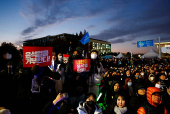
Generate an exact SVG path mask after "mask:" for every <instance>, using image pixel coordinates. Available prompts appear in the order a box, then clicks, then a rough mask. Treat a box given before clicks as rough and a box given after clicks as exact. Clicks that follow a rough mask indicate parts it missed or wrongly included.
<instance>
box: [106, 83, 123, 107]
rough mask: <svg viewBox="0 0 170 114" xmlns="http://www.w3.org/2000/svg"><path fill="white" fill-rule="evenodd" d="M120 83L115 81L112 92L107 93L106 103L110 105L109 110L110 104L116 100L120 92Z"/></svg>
mask: <svg viewBox="0 0 170 114" xmlns="http://www.w3.org/2000/svg"><path fill="white" fill-rule="evenodd" d="M120 88H121V87H120V82H119V81H113V83H112V85H111V88H110V90H109V91H108V92H107V93H106V97H105V100H104V101H105V102H106V104H107V105H108V110H109V109H110V107H109V106H110V105H109V104H110V102H111V101H112V100H113V99H115V96H116V94H117V93H118V92H119V91H120Z"/></svg>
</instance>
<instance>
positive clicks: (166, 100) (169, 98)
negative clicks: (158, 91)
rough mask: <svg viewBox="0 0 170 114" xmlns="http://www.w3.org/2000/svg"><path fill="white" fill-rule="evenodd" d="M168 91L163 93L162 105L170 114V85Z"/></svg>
mask: <svg viewBox="0 0 170 114" xmlns="http://www.w3.org/2000/svg"><path fill="white" fill-rule="evenodd" d="M166 86H167V89H166V91H164V92H163V95H162V103H163V104H165V107H166V109H167V111H168V114H170V102H169V101H170V84H169V83H168V84H167V85H166Z"/></svg>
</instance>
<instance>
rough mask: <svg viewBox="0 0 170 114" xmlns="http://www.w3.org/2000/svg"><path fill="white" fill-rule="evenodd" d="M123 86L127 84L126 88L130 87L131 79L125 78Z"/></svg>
mask: <svg viewBox="0 0 170 114" xmlns="http://www.w3.org/2000/svg"><path fill="white" fill-rule="evenodd" d="M125 84H127V85H128V86H132V80H131V78H126V79H125Z"/></svg>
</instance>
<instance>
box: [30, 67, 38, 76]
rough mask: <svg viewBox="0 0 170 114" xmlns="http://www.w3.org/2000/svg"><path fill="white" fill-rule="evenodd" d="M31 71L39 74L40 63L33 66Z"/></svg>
mask: <svg viewBox="0 0 170 114" xmlns="http://www.w3.org/2000/svg"><path fill="white" fill-rule="evenodd" d="M31 71H32V73H33V74H34V75H37V74H38V73H39V71H40V68H39V66H38V65H34V66H32V68H31Z"/></svg>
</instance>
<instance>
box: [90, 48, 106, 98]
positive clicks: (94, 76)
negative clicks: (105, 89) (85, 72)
mask: <svg viewBox="0 0 170 114" xmlns="http://www.w3.org/2000/svg"><path fill="white" fill-rule="evenodd" d="M104 72H105V70H104V68H103V65H102V63H101V62H100V61H99V57H98V51H96V50H92V51H91V66H90V73H89V92H91V93H94V94H95V95H96V96H98V95H99V85H100V83H101V80H102V78H103V76H104Z"/></svg>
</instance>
